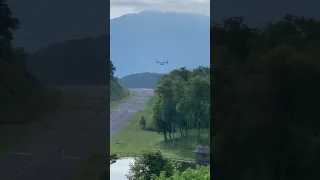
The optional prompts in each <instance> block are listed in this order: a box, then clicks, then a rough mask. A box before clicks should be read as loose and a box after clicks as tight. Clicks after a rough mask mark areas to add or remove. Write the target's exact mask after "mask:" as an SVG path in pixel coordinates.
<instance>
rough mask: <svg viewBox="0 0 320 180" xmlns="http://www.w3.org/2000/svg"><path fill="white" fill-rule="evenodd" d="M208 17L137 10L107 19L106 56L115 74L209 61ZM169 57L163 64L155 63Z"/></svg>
mask: <svg viewBox="0 0 320 180" xmlns="http://www.w3.org/2000/svg"><path fill="white" fill-rule="evenodd" d="M209 27H210V17H209V16H202V15H198V14H187V13H160V12H141V13H136V14H127V15H124V16H121V17H119V18H115V19H112V20H111V21H110V36H111V37H110V44H111V47H110V53H111V54H110V57H111V60H112V61H113V63H114V64H115V66H116V67H117V71H116V73H115V75H116V76H118V77H123V76H125V75H129V74H134V73H140V72H156V73H168V72H169V71H171V70H173V69H175V68H179V67H187V68H195V67H198V66H200V65H202V66H209V64H210V28H209ZM156 59H158V60H160V61H165V60H169V64H165V65H163V66H161V65H159V64H156Z"/></svg>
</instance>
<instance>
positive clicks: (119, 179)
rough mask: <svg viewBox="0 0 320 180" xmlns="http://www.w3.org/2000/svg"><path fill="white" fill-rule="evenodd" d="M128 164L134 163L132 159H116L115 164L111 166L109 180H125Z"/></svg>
mask: <svg viewBox="0 0 320 180" xmlns="http://www.w3.org/2000/svg"><path fill="white" fill-rule="evenodd" d="M130 163H134V159H133V158H125V159H118V160H117V162H116V163H113V164H111V165H110V180H127V177H126V174H128V172H129V168H130V167H129V164H130Z"/></svg>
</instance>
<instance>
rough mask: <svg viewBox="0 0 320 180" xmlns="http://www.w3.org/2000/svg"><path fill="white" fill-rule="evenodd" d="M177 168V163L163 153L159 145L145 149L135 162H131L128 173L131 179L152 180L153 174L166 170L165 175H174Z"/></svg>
mask: <svg viewBox="0 0 320 180" xmlns="http://www.w3.org/2000/svg"><path fill="white" fill-rule="evenodd" d="M175 168H176V163H175V162H174V161H173V160H172V159H170V158H169V157H167V156H166V155H164V154H163V152H162V150H161V149H160V148H159V147H152V148H149V149H144V150H143V151H142V153H141V156H140V157H138V158H136V159H135V162H134V164H130V170H129V173H128V175H127V178H128V179H129V180H136V179H139V180H150V179H151V177H152V176H153V175H159V174H160V173H161V172H162V171H165V176H167V177H170V176H172V174H173V172H174V170H175Z"/></svg>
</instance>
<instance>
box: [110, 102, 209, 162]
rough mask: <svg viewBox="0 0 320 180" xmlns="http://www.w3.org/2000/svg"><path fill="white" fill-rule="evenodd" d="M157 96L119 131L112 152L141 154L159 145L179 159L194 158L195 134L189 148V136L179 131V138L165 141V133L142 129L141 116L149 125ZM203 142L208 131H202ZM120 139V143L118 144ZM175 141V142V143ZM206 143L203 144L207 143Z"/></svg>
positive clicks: (113, 141) (165, 151) (130, 154)
mask: <svg viewBox="0 0 320 180" xmlns="http://www.w3.org/2000/svg"><path fill="white" fill-rule="evenodd" d="M156 100H157V97H156V96H154V97H152V98H150V100H149V101H148V102H147V103H146V104H145V106H144V107H143V109H142V110H141V111H139V112H138V113H137V114H136V116H135V117H134V118H133V119H132V120H130V121H129V122H128V124H127V125H126V126H125V127H124V128H123V129H122V130H121V131H120V132H119V133H118V134H116V135H115V137H114V138H113V139H112V140H111V142H110V152H113V153H117V154H118V155H119V156H132V155H135V154H139V153H140V152H141V151H142V150H143V149H144V148H148V147H151V146H159V147H160V148H161V149H162V150H163V151H164V153H165V154H166V155H168V156H171V157H173V158H178V159H186V160H194V158H195V155H194V153H193V152H192V151H193V150H194V149H195V147H196V145H195V136H191V137H190V139H191V142H192V144H191V148H188V139H187V137H180V135H179V133H178V132H177V133H175V136H176V137H177V138H175V139H168V140H167V141H164V137H163V135H161V134H159V133H156V132H153V131H144V130H141V129H140V124H139V121H140V118H141V116H144V117H145V119H146V122H147V125H148V124H150V123H151V122H152V116H153V112H152V107H153V104H154V102H155V101H156ZM201 139H202V142H205V141H207V139H208V132H202V133H201ZM116 141H119V144H116ZM173 141H174V144H173ZM207 144H208V143H204V144H203V145H207Z"/></svg>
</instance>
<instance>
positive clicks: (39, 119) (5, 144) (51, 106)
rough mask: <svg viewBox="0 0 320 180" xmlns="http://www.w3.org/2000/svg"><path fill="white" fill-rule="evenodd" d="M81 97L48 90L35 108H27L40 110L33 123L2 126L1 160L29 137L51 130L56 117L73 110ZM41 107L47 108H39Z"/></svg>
mask: <svg viewBox="0 0 320 180" xmlns="http://www.w3.org/2000/svg"><path fill="white" fill-rule="evenodd" d="M80 97H81V95H79V94H76V93H69V92H61V91H58V90H55V89H47V91H46V93H45V95H44V96H43V97H42V98H41V100H40V99H39V100H38V101H37V103H35V104H36V105H35V106H32V105H30V106H29V107H26V108H36V109H37V110H38V112H37V114H36V116H32V117H30V118H31V119H33V121H31V122H29V123H26V124H15V125H4V126H0V147H1V148H0V158H1V157H2V156H3V155H5V154H6V153H7V152H8V151H11V150H12V149H13V148H14V147H15V145H17V144H18V143H19V142H21V141H23V140H24V138H26V137H27V136H29V135H31V134H32V135H33V134H38V133H41V132H43V131H44V130H45V129H46V128H50V125H51V124H52V123H53V119H54V117H55V115H56V114H57V113H63V112H64V111H66V110H67V109H70V108H72V106H73V105H74V104H76V102H77V100H78V99H80ZM39 106H43V107H46V108H37V107H39ZM16 112H18V113H19V110H18V109H16Z"/></svg>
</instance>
